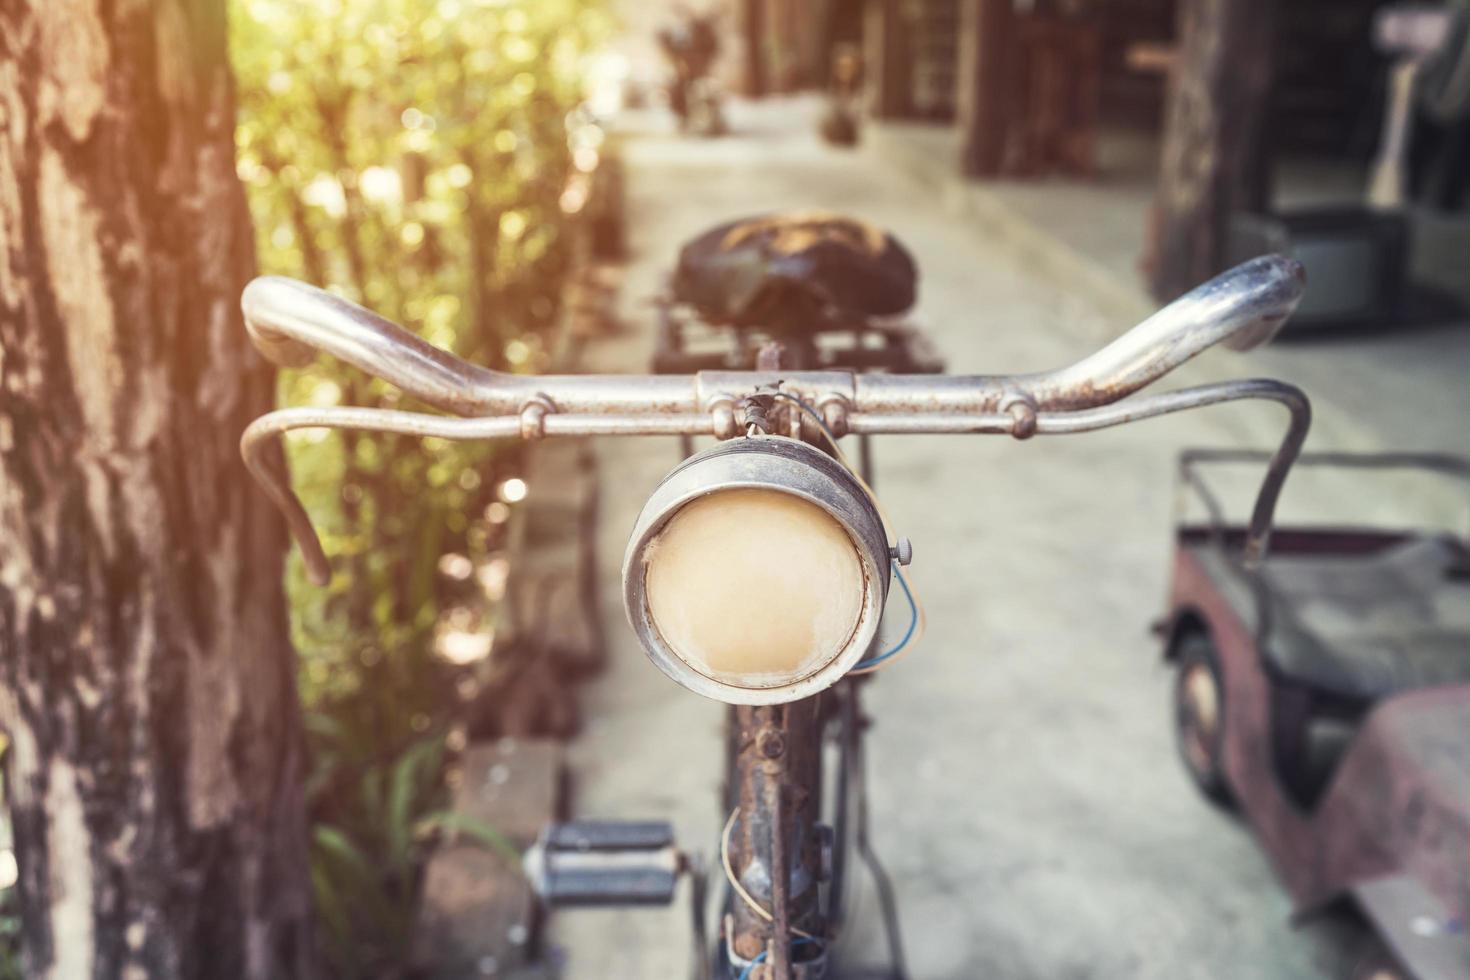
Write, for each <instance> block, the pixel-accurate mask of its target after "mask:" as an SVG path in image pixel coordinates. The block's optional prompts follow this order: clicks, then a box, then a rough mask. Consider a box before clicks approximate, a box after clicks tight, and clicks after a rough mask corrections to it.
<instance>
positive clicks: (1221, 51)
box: [1143, 0, 1275, 300]
mask: <svg viewBox="0 0 1470 980" xmlns="http://www.w3.org/2000/svg"><path fill="white" fill-rule="evenodd" d="M1274 10H1275V3H1274V2H1273V0H1181V2H1180V5H1179V58H1178V60H1177V63H1176V68H1175V70H1174V72H1173V73H1172V75H1171V78H1170V85H1169V94H1168V102H1167V106H1166V109H1165V122H1164V141H1163V151H1162V159H1161V161H1160V166H1159V187H1158V191H1157V196H1156V198H1155V202H1154V212H1153V214H1152V215H1151V217H1150V221H1151V222H1152V228H1151V229H1150V232H1151V233H1150V236H1149V239H1150V241H1149V254H1147V255H1145V256H1144V262H1143V265H1144V268H1145V270H1146V271H1147V273H1148V278H1149V288H1150V289H1151V290H1152V291H1153V294H1154V296H1155V297H1156V298H1158V299H1160V300H1169V299H1173V298H1174V297H1176V296H1178V295H1180V294H1181V293H1184V292H1186V291H1187V290H1189V289H1191V288H1192V287H1194V286H1196V285H1198V284H1199V283H1201V282H1203V281H1204V280H1206V279H1208V278H1210V277H1211V276H1213V275H1214V274H1215V273H1217V272H1219V271H1221V267H1222V266H1223V264H1224V262H1225V245H1226V241H1227V235H1228V233H1229V227H1230V217H1231V215H1232V214H1235V213H1237V212H1240V211H1262V210H1265V209H1266V208H1267V207H1268V206H1269V204H1270V179H1269V166H1270V157H1269V155H1268V154H1267V151H1266V147H1265V143H1264V131H1265V125H1264V123H1265V118H1266V115H1267V111H1268V100H1269V95H1270V87H1271V81H1272V75H1273V70H1274V62H1275V56H1274V55H1275V51H1274V48H1275V30H1274V17H1273V14H1274Z"/></svg>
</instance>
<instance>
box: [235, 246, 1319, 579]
mask: <svg viewBox="0 0 1470 980" xmlns="http://www.w3.org/2000/svg"><path fill="white" fill-rule="evenodd" d="M1304 284H1305V276H1304V274H1303V270H1302V266H1301V265H1300V263H1298V262H1296V261H1294V260H1292V259H1288V258H1284V257H1282V256H1265V257H1262V258H1258V259H1254V260H1252V261H1250V262H1247V263H1245V264H1243V265H1240V266H1237V267H1236V268H1234V269H1231V270H1230V271H1228V272H1226V273H1224V274H1222V275H1220V276H1219V277H1217V278H1215V279H1213V280H1211V281H1210V282H1207V283H1205V284H1204V285H1202V286H1200V287H1198V288H1196V289H1194V290H1192V291H1191V292H1189V293H1187V294H1186V295H1184V296H1182V297H1180V298H1179V299H1177V300H1175V301H1174V302H1173V303H1171V304H1169V305H1168V306H1166V307H1165V308H1163V309H1162V310H1160V311H1159V312H1157V313H1155V314H1154V315H1153V316H1151V317H1149V318H1148V319H1146V320H1144V321H1143V322H1142V323H1140V324H1138V325H1137V326H1135V327H1134V328H1133V329H1131V330H1130V331H1128V332H1127V333H1126V334H1124V335H1122V336H1121V337H1119V338H1117V339H1116V340H1114V341H1113V342H1111V343H1110V344H1108V345H1107V346H1105V347H1104V348H1103V349H1102V350H1100V351H1098V352H1097V353H1095V354H1093V355H1091V356H1090V357H1087V358H1085V359H1083V360H1081V361H1078V362H1077V363H1076V364H1073V365H1071V366H1069V367H1065V368H1061V369H1058V370H1054V371H1047V372H1040V373H1033V374H1018V375H968V376H962V375H953V376H949V375H886V374H854V373H853V372H850V371H793V372H788V371H703V372H700V373H698V374H695V375H685V376H678V375H642V376H639V375H614V376H609V375H544V376H532V375H514V374H505V373H502V372H497V371H491V370H488V369H486V368H482V367H477V366H475V365H471V364H468V363H466V362H464V361H462V360H460V359H459V358H457V357H455V356H453V355H452V354H449V353H448V352H446V351H443V350H440V349H439V348H437V347H434V346H433V345H431V344H428V343H426V342H425V341H423V340H422V339H420V338H419V337H416V336H414V335H413V334H411V333H409V332H408V331H406V330H404V329H403V328H402V327H400V326H398V325H397V324H395V323H392V322H391V321H389V320H386V319H384V318H383V317H380V316H378V315H377V314H375V313H372V312H370V311H368V310H365V309H363V308H362V307H360V306H357V305H356V304H354V303H351V302H348V301H347V300H344V299H341V298H340V297H337V296H334V295H332V294H331V293H328V292H326V291H324V290H321V289H317V288H316V287H313V286H309V285H307V284H305V283H301V282H297V281H294V280H290V279H284V278H280V277H274V276H267V277H262V278H259V279H256V280H254V281H253V282H251V283H250V284H249V285H248V286H247V287H246V288H245V292H244V295H243V296H242V298H241V306H242V309H243V310H244V314H245V323H246V327H247V329H248V330H249V331H250V335H251V338H252V340H253V341H254V342H255V345H256V347H257V348H259V350H260V351H261V352H262V353H263V354H264V355H265V356H266V357H268V358H269V359H271V360H272V361H275V362H276V363H277V364H281V365H283V366H288V367H297V366H301V365H303V364H305V363H307V362H308V361H309V360H310V359H311V358H312V357H313V356H315V351H316V350H321V351H325V352H326V353H329V354H331V355H333V356H334V357H336V358H338V359H339V360H342V361H345V362H347V363H349V364H352V365H353V366H355V367H357V368H359V369H361V370H363V371H366V372H367V373H369V374H371V375H374V376H376V377H379V378H382V379H383V380H385V381H387V382H389V383H390V384H393V385H394V386H396V387H398V388H400V389H402V390H403V391H404V392H405V393H407V394H409V395H412V396H414V397H415V398H418V399H420V400H422V401H424V402H426V403H427V404H429V405H432V406H434V407H435V408H438V409H440V410H442V411H445V412H450V413H453V414H454V415H458V416H462V418H457V419H456V418H445V417H442V416H433V415H423V414H419V413H414V412H403V411H393V410H387V409H364V408H316V409H311V408H291V409H283V410H281V411H277V412H273V413H271V414H269V415H266V416H263V417H261V418H259V419H257V420H256V421H255V422H254V423H252V424H251V425H250V426H249V427H248V428H247V429H246V430H245V433H244V436H243V437H242V438H241V452H242V454H243V455H244V457H245V460H246V462H247V464H248V465H249V466H250V469H251V471H252V472H253V473H254V475H255V476H256V478H257V479H258V480H259V481H260V482H261V484H262V485H263V486H264V488H265V489H266V491H267V492H268V493H269V494H270V496H271V497H272V499H273V500H274V501H275V502H276V504H277V505H278V506H279V507H280V508H281V510H282V511H283V512H284V514H285V516H286V519H287V523H288V525H289V526H290V528H291V531H292V534H293V536H294V537H295V538H296V540H297V542H298V544H299V545H300V546H301V548H302V552H303V555H304V556H305V558H306V561H307V566H308V571H309V573H310V575H311V578H312V579H313V581H316V582H318V583H319V584H323V583H325V582H326V580H327V579H328V578H329V575H330V572H329V569H328V565H327V561H326V557H325V555H324V554H323V552H322V550H321V546H320V543H319V542H318V541H317V538H316V534H315V531H314V530H313V529H312V526H311V522H310V520H309V518H308V517H307V516H306V513H305V511H304V510H303V509H302V507H301V504H300V502H299V500H297V498H296V496H295V494H294V493H292V491H291V490H290V486H289V481H288V480H287V479H286V476H285V474H284V473H283V472H281V471H280V469H279V466H278V461H277V460H276V459H275V458H274V457H272V456H270V455H269V454H268V453H267V452H266V449H267V447H268V446H269V445H271V444H272V443H273V442H274V439H275V438H276V437H277V436H278V435H280V434H282V433H284V432H287V431H289V430H291V429H297V428H307V427H322V426H335V427H341V428H353V429H371V430H376V431H386V432H399V433H407V434H412V435H424V436H438V437H441V438H450V439H481V438H504V437H511V436H516V435H520V436H521V437H523V438H537V437H541V436H548V435H646V434H655V433H684V434H692V435H713V436H715V437H717V438H729V437H731V436H734V435H736V434H738V432H739V431H740V428H741V427H740V424H739V422H738V419H737V415H736V408H737V406H738V405H739V403H740V401H741V399H743V398H745V397H747V396H749V395H751V394H753V393H755V392H756V391H757V390H759V389H761V388H763V387H765V388H770V387H773V386H780V387H782V388H783V389H785V390H787V391H792V392H795V393H797V394H799V395H800V396H801V397H802V398H804V399H805V400H807V401H809V402H810V403H811V404H813V405H815V406H816V407H817V410H818V411H819V412H820V413H821V415H822V417H823V419H824V421H825V423H826V424H827V426H828V428H830V429H831V430H832V431H833V432H834V433H835V434H836V435H838V436H842V435H846V434H848V433H1003V434H1009V435H1012V436H1015V437H1017V438H1022V439H1024V438H1028V437H1030V436H1032V435H1035V434H1043V435H1045V434H1057V433H1070V432H1082V431H1091V430H1093V429H1099V428H1106V427H1108V426H1112V425H1118V424H1122V423H1126V422H1131V421H1136V420H1139V419H1142V418H1150V417H1154V416H1157V415H1162V414H1167V413H1170V412H1175V411H1181V410H1184V409H1188V408H1196V407H1201V406H1203V405H1210V404H1216V403H1219V402H1224V401H1234V400H1239V399H1245V398H1257V399H1267V400H1271V401H1275V402H1277V403H1279V404H1282V405H1284V406H1285V407H1286V408H1287V409H1288V410H1289V411H1290V413H1291V423H1290V425H1289V427H1288V432H1287V435H1286V438H1285V439H1284V441H1283V443H1282V445H1281V448H1280V449H1279V450H1278V451H1277V453H1276V455H1275V456H1274V457H1273V459H1272V462H1271V464H1270V466H1269V467H1268V470H1267V475H1266V479H1265V481H1264V482H1263V485H1262V488H1261V492H1260V495H1259V496H1258V499H1257V506H1256V510H1255V516H1254V517H1253V520H1252V524H1251V533H1250V539H1249V540H1250V545H1249V546H1248V557H1259V556H1260V555H1261V554H1263V553H1264V550H1265V545H1266V537H1267V535H1268V533H1269V527H1270V516H1271V512H1272V509H1273V508H1274V504H1275V498H1276V495H1277V494H1278V493H1279V491H1280V488H1281V484H1282V483H1283V482H1284V481H1285V478H1286V474H1287V472H1288V471H1289V469H1290V467H1291V463H1292V461H1293V460H1294V459H1295V457H1296V455H1297V453H1298V451H1299V450H1300V448H1301V443H1302V441H1303V440H1304V439H1305V437H1306V430H1307V427H1308V425H1309V424H1310V414H1311V413H1310V405H1309V403H1308V402H1307V399H1306V397H1305V396H1304V395H1303V394H1302V392H1301V391H1299V390H1298V389H1296V388H1294V387H1292V386H1290V385H1286V384H1282V383H1280V382H1276V381H1269V380H1249V381H1232V382H1223V383H1220V384H1214V385H1205V386H1201V387H1197V388H1190V389H1185V390H1183V391H1176V392H1170V393H1167V394H1164V395H1159V396H1152V397H1148V398H1143V399H1133V400H1130V401H1128V402H1127V403H1125V404H1123V405H1113V403H1114V402H1118V401H1120V400H1122V399H1125V398H1127V397H1128V396H1129V395H1132V394H1134V393H1135V392H1137V391H1139V390H1140V389H1142V388H1144V387H1146V386H1148V385H1149V384H1151V383H1153V382H1154V381H1156V380H1158V379H1159V378H1160V377H1162V376H1163V375H1165V374H1167V373H1168V372H1169V371H1171V370H1173V369H1174V368H1175V367H1178V366H1179V365H1180V364H1183V363H1184V362H1186V361H1188V360H1190V359H1191V358H1193V357H1195V356H1196V355H1198V354H1200V353H1201V352H1203V351H1204V350H1207V349H1208V348H1210V347H1212V346H1215V345H1216V344H1222V343H1223V344H1225V345H1227V346H1229V347H1231V348H1234V349H1236V350H1248V349H1250V348H1252V347H1255V346H1257V345H1259V344H1262V343H1265V342H1266V341H1267V340H1269V339H1270V338H1271V337H1272V336H1274V335H1275V333H1276V331H1277V330H1278V329H1279V328H1280V326H1281V325H1282V324H1283V323H1284V322H1285V321H1286V319H1287V317H1288V316H1290V315H1291V312H1292V310H1294V309H1295V308H1296V304H1297V302H1298V301H1299V300H1300V299H1301V294H1302V290H1303V288H1304ZM801 424H802V422H801V419H800V415H799V413H798V414H796V415H795V416H794V426H796V427H799V426H800V425H801Z"/></svg>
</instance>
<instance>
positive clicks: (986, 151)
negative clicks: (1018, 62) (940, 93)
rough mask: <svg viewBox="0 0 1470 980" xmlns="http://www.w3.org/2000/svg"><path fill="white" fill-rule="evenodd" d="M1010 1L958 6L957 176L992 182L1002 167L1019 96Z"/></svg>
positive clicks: (968, 1)
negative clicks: (961, 174)
mask: <svg viewBox="0 0 1470 980" xmlns="http://www.w3.org/2000/svg"><path fill="white" fill-rule="evenodd" d="M1011 4H1012V0H960V38H959V42H960V43H959V65H958V71H957V72H956V80H955V86H956V91H955V122H956V124H957V125H958V126H959V128H960V172H961V173H963V174H965V176H967V177H993V176H995V175H997V174H999V173H1001V172H1002V170H1003V169H1004V168H1005V163H1006V148H1007V143H1008V140H1009V129H1010V126H1009V114H1010V111H1011V108H1012V106H1013V105H1014V104H1015V100H1016V98H1017V96H1018V94H1019V93H1018V92H1017V88H1016V85H1015V84H1014V80H1013V72H1012V64H1011V50H1010V49H1011V45H1012V42H1013V39H1014V35H1015V31H1014V30H1013V26H1014V20H1015V16H1014V13H1013V11H1012V6H1011Z"/></svg>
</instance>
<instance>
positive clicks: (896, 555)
mask: <svg viewBox="0 0 1470 980" xmlns="http://www.w3.org/2000/svg"><path fill="white" fill-rule="evenodd" d="M888 554H889V555H890V556H891V557H892V558H893V560H894V561H896V562H898V563H899V564H900V565H903V566H904V567H908V564H909V562H911V561H913V560H914V543H913V542H912V541H910V540H909V539H908V538H899V539H898V542H897V543H896V544H894V546H893V548H892V549H891V550H890V551H889V552H888Z"/></svg>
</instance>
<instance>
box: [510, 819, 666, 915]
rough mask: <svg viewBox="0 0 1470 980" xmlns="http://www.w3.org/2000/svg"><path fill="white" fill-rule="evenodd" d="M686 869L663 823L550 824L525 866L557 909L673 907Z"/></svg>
mask: <svg viewBox="0 0 1470 980" xmlns="http://www.w3.org/2000/svg"><path fill="white" fill-rule="evenodd" d="M683 866H684V861H683V858H682V856H681V855H680V853H679V850H678V848H676V847H675V846H674V828H673V826H672V825H671V824H669V823H667V822H664V821H615V820H572V821H567V822H564V823H550V824H547V825H546V826H545V827H544V828H543V829H542V831H541V835H540V836H539V837H538V838H537V840H536V843H535V844H533V845H532V846H531V848H530V850H528V851H527V852H526V855H525V858H524V860H523V867H524V869H525V874H526V877H527V879H529V880H530V882H531V887H532V888H534V889H535V890H536V894H537V895H539V896H540V898H541V901H542V902H543V903H545V904H546V905H547V906H550V907H552V908H561V907H575V906H582V907H598V906H628V905H668V904H670V903H671V902H673V900H674V886H675V884H676V883H677V881H678V877H679V872H680V871H681V870H682V869H683Z"/></svg>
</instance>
